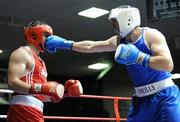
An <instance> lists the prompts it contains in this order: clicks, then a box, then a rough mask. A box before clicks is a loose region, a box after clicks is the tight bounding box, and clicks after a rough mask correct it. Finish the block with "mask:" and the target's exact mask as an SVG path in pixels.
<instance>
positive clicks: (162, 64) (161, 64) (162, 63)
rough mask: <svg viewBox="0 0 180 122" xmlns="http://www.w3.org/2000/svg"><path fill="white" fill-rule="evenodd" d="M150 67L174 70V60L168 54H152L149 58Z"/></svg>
mask: <svg viewBox="0 0 180 122" xmlns="http://www.w3.org/2000/svg"><path fill="white" fill-rule="evenodd" d="M149 67H151V68H152V69H156V70H162V71H169V72H171V71H172V70H173V67H174V64H173V61H172V60H171V59H170V58H169V57H166V56H151V57H150V59H149Z"/></svg>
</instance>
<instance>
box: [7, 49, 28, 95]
mask: <svg viewBox="0 0 180 122" xmlns="http://www.w3.org/2000/svg"><path fill="white" fill-rule="evenodd" d="M26 64H27V57H26V55H25V54H24V50H22V49H21V48H19V49H17V50H15V51H14V52H13V53H12V54H11V56H10V60H9V67H8V85H9V88H10V89H12V90H14V91H15V92H18V93H22V94H28V93H29V89H30V87H31V85H30V84H27V83H25V82H23V81H21V80H20V77H21V76H22V75H23V74H24V73H25V71H26Z"/></svg>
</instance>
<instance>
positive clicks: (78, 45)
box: [46, 35, 119, 53]
mask: <svg viewBox="0 0 180 122" xmlns="http://www.w3.org/2000/svg"><path fill="white" fill-rule="evenodd" d="M118 41H119V38H118V37H117V36H113V37H111V38H109V39H107V40H102V41H90V40H84V41H80V42H74V41H70V40H66V39H64V38H61V37H58V36H55V35H53V36H49V37H48V38H47V40H46V49H47V51H48V52H50V53H54V52H56V49H68V50H74V51H77V52H83V53H93V52H104V51H115V49H116V48H117V45H118V44H117V43H118Z"/></svg>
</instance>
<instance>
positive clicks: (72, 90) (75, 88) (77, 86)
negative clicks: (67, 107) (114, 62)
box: [64, 80, 83, 96]
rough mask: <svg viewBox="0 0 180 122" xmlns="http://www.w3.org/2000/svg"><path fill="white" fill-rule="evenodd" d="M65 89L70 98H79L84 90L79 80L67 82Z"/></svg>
mask: <svg viewBox="0 0 180 122" xmlns="http://www.w3.org/2000/svg"><path fill="white" fill-rule="evenodd" d="M64 87H65V90H66V91H67V93H68V96H79V95H81V94H83V88H82V85H81V83H80V81H79V80H67V81H66V83H65V86H64Z"/></svg>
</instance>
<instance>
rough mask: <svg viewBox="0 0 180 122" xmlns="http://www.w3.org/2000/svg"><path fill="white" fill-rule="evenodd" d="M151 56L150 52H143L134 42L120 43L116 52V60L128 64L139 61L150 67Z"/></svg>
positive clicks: (138, 62)
mask: <svg viewBox="0 0 180 122" xmlns="http://www.w3.org/2000/svg"><path fill="white" fill-rule="evenodd" d="M149 58H150V55H149V54H145V53H143V52H141V51H140V50H139V49H138V48H137V47H135V46H134V45H133V44H120V45H119V46H118V47H117V49H116V53H115V60H116V62H118V63H120V64H126V65H131V64H136V63H137V64H141V65H143V66H145V67H148V63H149Z"/></svg>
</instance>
